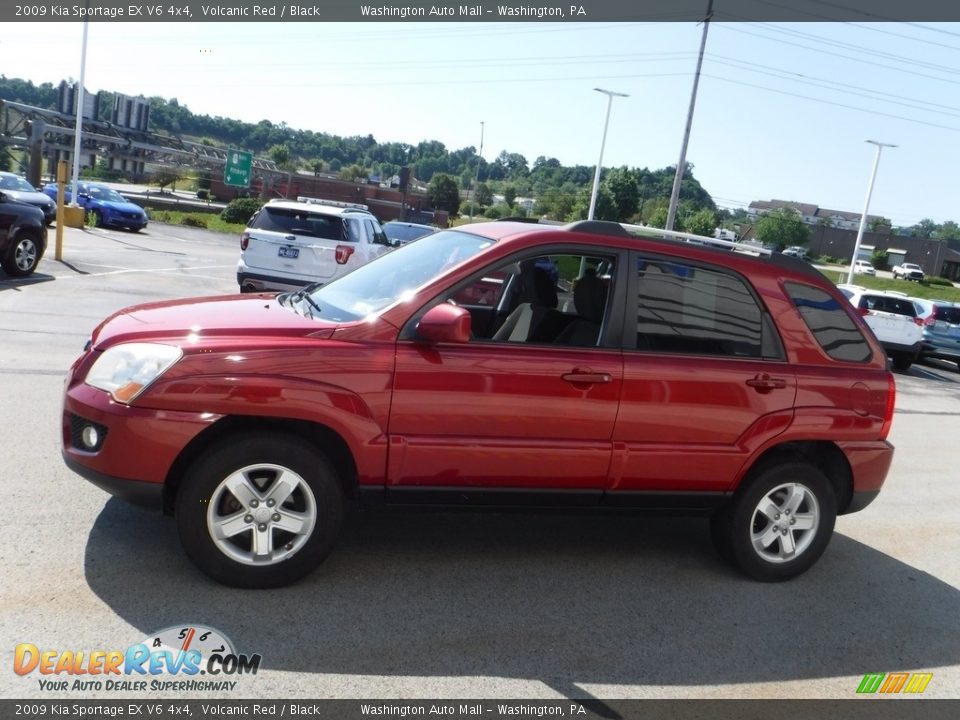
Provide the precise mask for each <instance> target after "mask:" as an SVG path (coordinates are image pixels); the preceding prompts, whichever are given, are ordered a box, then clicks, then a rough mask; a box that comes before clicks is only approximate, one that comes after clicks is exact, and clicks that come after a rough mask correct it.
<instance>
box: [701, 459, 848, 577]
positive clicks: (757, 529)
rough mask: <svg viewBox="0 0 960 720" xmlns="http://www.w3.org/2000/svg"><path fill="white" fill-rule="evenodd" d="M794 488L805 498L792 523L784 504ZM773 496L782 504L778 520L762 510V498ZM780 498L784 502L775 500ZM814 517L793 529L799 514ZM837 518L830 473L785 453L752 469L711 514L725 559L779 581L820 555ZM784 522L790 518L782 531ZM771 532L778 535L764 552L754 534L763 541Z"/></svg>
mask: <svg viewBox="0 0 960 720" xmlns="http://www.w3.org/2000/svg"><path fill="white" fill-rule="evenodd" d="M794 489H797V491H798V492H799V493H800V495H801V496H802V498H803V500H802V502H800V503H799V505H798V506H797V507H796V508H794V510H793V512H792V515H794V516H795V517H794V518H793V521H794V522H792V523H791V522H790V516H791V513H787V512H786V511H785V510H784V508H787V509H789V501H788V499H789V497H790V495H791V493H792V492H793V490H794ZM768 496H769V498H770V499H771V500H772V504H771V507H772V508H776V509H777V510H778V513H777V516H776V517H777V518H778V520H773V518H771V517H768V516H767V515H765V514H764V513H762V512H760V503H761V501H762V500H764V499H765V498H768ZM780 498H782V499H783V504H782V505H780V504H779V503H778V502H777V501H776V499H780ZM780 513H783V514H782V515H781V514H780ZM813 518H815V522H814V523H813V527H811V528H810V529H802V530H794V529H793V525H794V524H798V523H796V521H797V520H800V521H801V523H809V522H812V519H813ZM836 518H837V500H836V495H835V493H834V489H833V486H832V485H831V484H830V481H829V480H828V479H827V478H826V476H825V475H824V474H823V473H822V472H820V470H818V469H817V468H815V467H813V466H812V465H809V464H807V463H805V462H802V461H798V460H795V459H792V458H788V457H783V458H781V459H780V460H779V461H777V462H776V463H775V464H770V463H768V464H766V465H765V466H764V467H762V468H758V469H757V470H756V471H755V472H753V473H751V475H750V477H748V478H747V479H746V480H744V482H743V484H742V485H741V486H740V488H739V489H738V490H737V492H736V493H735V494H734V496H733V498H732V499H731V500H730V502H729V503H728V504H727V505H726V506H724V507H723V508H722V509H721V510H720V512H718V513H717V514H716V515H714V516H713V518H711V524H710V530H711V534H712V535H713V540H714V543H715V544H716V546H717V550H718V552H719V553H720V555H721V556H722V557H723V558H724V559H725V560H727V561H728V562H730V563H732V564H733V565H734V566H735V567H737V568H738V569H740V570H741V571H742V572H743V573H744V574H746V575H748V576H749V577H751V578H753V579H754V580H760V581H763V582H779V581H783V580H789V579H791V578H794V577H796V576H797V575H800V574H801V573H804V572H806V571H807V570H808V569H809V568H810V567H811V566H812V565H813V564H814V563H815V562H816V561H817V560H818V559H819V558H820V556H821V555H822V554H823V551H824V550H825V549H826V547H827V544H828V543H829V542H830V537H831V536H832V535H833V526H834V524H835V522H836ZM781 522H782V523H785V524H784V525H783V529H780V530H779V532H778V531H777V529H779V528H781V525H780V523H781ZM786 523H789V524H786ZM771 535H772V537H773V538H774V539H772V540H771V541H770V543H769V545H767V546H765V547H764V548H763V551H762V552H761V551H760V550H758V549H757V548H756V547H755V546H754V542H753V538H754V537H755V536H756V537H757V538H758V541H760V539H761V538H763V537H764V536H767V537H769V536H771ZM781 538H782V539H781ZM788 540H789V542H790V543H793V546H794V551H795V553H796V554H795V555H793V556H792V557H791V553H790V552H789V551H788V550H789V548H788V547H787V546H786V545H785V543H787V541H788Z"/></svg>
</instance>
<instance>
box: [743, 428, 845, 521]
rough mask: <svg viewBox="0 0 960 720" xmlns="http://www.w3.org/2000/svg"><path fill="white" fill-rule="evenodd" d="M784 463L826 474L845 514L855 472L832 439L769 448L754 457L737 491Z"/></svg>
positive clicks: (839, 510) (803, 441)
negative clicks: (760, 474) (773, 467)
mask: <svg viewBox="0 0 960 720" xmlns="http://www.w3.org/2000/svg"><path fill="white" fill-rule="evenodd" d="M784 460H791V461H798V460H799V461H802V462H806V463H809V464H810V465H813V466H814V467H816V468H817V469H818V470H820V472H822V473H823V474H824V475H826V477H827V479H828V480H829V481H830V484H831V485H832V486H833V490H834V493H835V494H836V499H837V514H838V515H842V514H843V513H844V512H845V511H846V509H847V507H849V505H850V501H851V499H852V498H853V470H852V469H851V467H850V462H849V461H848V460H847V456H846V455H844V454H843V450H841V449H840V448H839V447H838V446H837V445H836V443H833V442H830V441H829V440H793V441H790V442H784V443H781V444H779V445H774V446H773V447H770V448H767V449H766V450H765V451H764V452H762V453H761V454H760V455H758V456H757V457H756V458H754V460H753V462H752V463H751V464H750V465H748V466H747V467H746V468H745V469H744V471H743V473H742V474H741V476H740V481H739V482H738V484H737V487H736V490H739V489H740V488H741V487H744V484H745V483H746V482H748V481H749V479H750V478H751V477H753V476H755V475H756V474H757V473H759V472H762V471H763V470H765V469H767V468H769V467H771V466H773V465H776V464H778V463H780V462H783V461H784Z"/></svg>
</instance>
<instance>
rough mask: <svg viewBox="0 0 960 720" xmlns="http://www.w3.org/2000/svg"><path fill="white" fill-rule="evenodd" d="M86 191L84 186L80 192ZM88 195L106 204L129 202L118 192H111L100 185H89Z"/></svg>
mask: <svg viewBox="0 0 960 720" xmlns="http://www.w3.org/2000/svg"><path fill="white" fill-rule="evenodd" d="M83 191H84V187H83V185H81V186H80V192H83ZM86 192H87V194H88V195H89V196H90V197H92V198H94V199H96V200H101V201H104V202H122V203H125V202H127V199H126V198H125V197H124V196H123V195H121V194H120V193H118V192H117V191H116V190H111V189H110V188H108V187H100V186H99V185H88V186H87V188H86Z"/></svg>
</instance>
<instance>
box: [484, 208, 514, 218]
mask: <svg viewBox="0 0 960 720" xmlns="http://www.w3.org/2000/svg"><path fill="white" fill-rule="evenodd" d="M509 214H510V208H509V207H507V206H506V205H494V206H493V207H489V208H487V209H486V210H485V211H484V213H483V216H484V217H487V218H490V219H491V220H499V219H500V218H502V217H506V216H507V215H509Z"/></svg>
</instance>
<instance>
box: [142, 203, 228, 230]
mask: <svg viewBox="0 0 960 720" xmlns="http://www.w3.org/2000/svg"><path fill="white" fill-rule="evenodd" d="M147 215H149V216H150V220H151V221H153V222H161V223H166V224H168V225H184V226H186V227H197V228H205V229H207V230H211V231H213V232H219V233H226V234H228V235H239V234H240V233H242V232H243V231H244V228H245V227H246V225H243V224H242V223H228V222H224V221H223V220H221V219H220V216H219V215H217V214H216V213H203V212H182V211H180V210H152V209H151V210H147Z"/></svg>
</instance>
